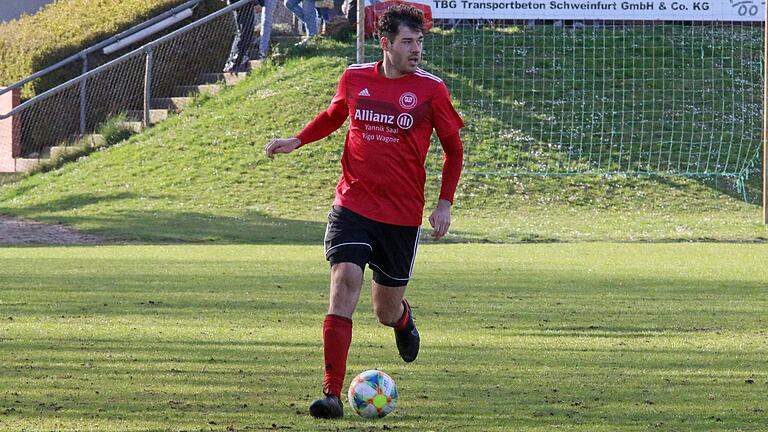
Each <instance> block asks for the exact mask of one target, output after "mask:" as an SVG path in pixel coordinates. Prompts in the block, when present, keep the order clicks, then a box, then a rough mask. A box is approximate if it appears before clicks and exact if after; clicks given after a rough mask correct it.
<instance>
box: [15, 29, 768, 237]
mask: <svg viewBox="0 0 768 432" xmlns="http://www.w3.org/2000/svg"><path fill="white" fill-rule="evenodd" d="M350 53H351V47H350V46H349V45H346V44H341V43H337V42H332V41H321V42H320V43H319V44H318V45H317V46H314V47H311V48H310V49H307V50H303V51H295V50H294V51H288V52H287V53H285V54H284V55H282V56H280V59H279V61H277V62H272V63H268V64H267V65H266V66H264V67H263V68H260V69H259V70H257V71H255V72H254V73H253V74H252V75H251V76H250V77H249V78H248V79H246V80H245V81H244V82H242V83H240V84H239V85H238V86H235V87H233V88H230V89H227V90H226V91H224V92H223V93H221V94H219V95H217V96H216V97H212V98H201V99H200V100H198V101H197V103H196V104H195V105H194V106H192V107H190V108H189V109H187V110H185V111H184V112H183V113H181V114H179V115H177V116H172V117H171V118H170V119H169V120H167V121H164V122H162V123H160V124H158V125H157V126H155V127H153V128H152V129H149V130H148V131H146V132H145V133H143V134H140V135H138V136H134V137H132V138H130V139H128V140H126V141H123V142H120V143H118V144H117V145H114V146H111V147H109V148H108V149H105V150H104V151H99V152H95V153H92V154H90V155H87V156H86V157H84V158H80V160H79V161H78V162H77V163H72V164H65V165H63V166H60V167H58V168H56V169H54V170H51V171H49V172H45V173H39V174H36V175H33V176H30V177H27V178H25V179H22V180H20V181H17V182H15V183H12V184H5V185H2V186H0V213H3V214H10V215H16V216H22V217H26V218H30V219H35V220H39V221H44V222H57V223H64V224H68V225H71V226H73V227H75V228H77V229H81V230H84V231H88V232H92V233H97V234H101V235H104V236H106V237H108V238H116V239H127V240H137V241H143V242H168V241H185V242H201V241H205V242H221V243H243V242H246V243H284V242H288V243H292V244H293V243H296V242H300V243H305V244H307V243H315V242H316V240H317V239H318V238H320V236H322V232H323V229H324V223H325V217H326V214H327V212H328V207H329V206H330V203H331V200H332V197H333V193H334V187H335V184H336V181H337V179H338V175H339V170H340V168H339V159H340V156H341V149H342V144H343V139H344V130H340V131H338V132H336V133H335V134H333V135H331V136H330V137H329V138H327V139H325V140H323V141H321V142H318V143H315V144H312V145H310V146H306V147H304V148H302V149H301V150H300V151H298V152H296V153H295V154H292V155H288V156H281V157H278V158H277V159H275V160H274V161H272V160H269V159H267V158H265V157H264V156H263V146H264V144H265V143H266V142H267V141H268V140H269V139H271V138H274V137H284V136H291V135H293V134H295V133H297V132H298V131H299V130H300V129H301V128H302V127H303V126H304V125H305V124H306V123H307V122H308V121H310V120H311V119H312V118H313V117H314V116H315V115H316V114H317V113H318V112H320V111H321V110H323V109H325V107H326V106H327V104H328V102H329V101H330V99H331V97H332V95H333V93H334V91H335V86H336V78H337V77H338V76H339V74H340V73H341V72H342V71H343V70H344V67H345V66H346V64H347V58H348V56H349V55H350ZM305 56H309V57H305ZM233 107H236V109H235V108H233ZM487 119H488V118H487V117H477V118H476V117H468V118H467V122H468V123H469V124H472V123H474V122H481V121H485V120H487ZM475 131H476V129H473V128H471V127H470V128H468V129H467V131H466V133H465V141H466V142H467V144H466V148H465V152H466V156H467V160H468V161H472V160H475V161H477V160H485V161H493V158H494V154H495V153H493V152H489V151H488V148H487V147H485V146H482V145H478V144H477V143H476V142H477V141H476V140H475V138H477V136H476V135H474V134H475ZM439 159H440V155H439V152H433V153H432V154H431V155H430V157H429V160H428V169H429V172H430V176H429V178H428V180H427V194H426V197H427V209H426V213H427V214H428V213H429V211H430V207H431V206H432V205H433V203H434V202H435V201H436V200H437V195H438V190H439V186H440V179H439V176H438V175H437V174H436V172H435V169H434V167H435V166H438V164H439V162H438V161H439ZM756 179H757V177H754V176H753V177H752V179H751V182H752V183H750V185H751V186H752V189H751V191H752V192H754V191H755V190H759V189H755V187H756V186H757V182H756V181H755V180H756ZM751 196H753V197H754V196H755V194H754V193H753V194H752V195H751ZM740 198H741V196H740V195H739V194H737V193H736V192H735V191H734V190H733V185H732V183H729V182H728V181H727V180H696V179H686V178H669V177H653V176H644V177H631V176H630V177H626V176H616V175H612V176H572V177H549V178H537V177H525V176H522V177H515V176H508V175H482V174H478V173H477V172H475V171H474V170H473V169H472V166H467V168H466V173H465V175H464V177H463V179H462V181H461V183H460V186H459V190H458V192H457V196H456V203H455V209H454V215H455V218H454V219H455V220H454V222H455V223H454V225H453V229H452V234H451V236H449V240H451V241H491V242H510V241H511V242H516V241H552V240H557V241H583V240H587V241H601V240H611V241H638V240H639V241H690V240H714V241H762V240H765V239H766V238H768V229H767V228H766V227H765V226H764V225H762V224H761V214H760V208H759V207H758V206H757V205H754V204H749V203H744V202H743V201H741V200H740ZM275 228H279V229H275Z"/></svg>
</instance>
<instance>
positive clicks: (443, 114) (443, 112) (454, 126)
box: [432, 83, 464, 138]
mask: <svg viewBox="0 0 768 432" xmlns="http://www.w3.org/2000/svg"><path fill="white" fill-rule="evenodd" d="M432 127H434V129H435V131H436V132H437V136H438V137H441V138H442V137H449V136H451V135H453V134H455V133H457V132H458V131H459V129H461V128H463V127H464V121H463V120H462V119H461V117H460V116H459V114H458V113H457V112H456V110H455V109H454V108H453V104H452V103H451V95H450V93H448V87H446V86H445V83H440V84H439V85H438V87H437V91H436V92H435V96H434V98H432Z"/></svg>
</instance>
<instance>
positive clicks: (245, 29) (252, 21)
mask: <svg viewBox="0 0 768 432" xmlns="http://www.w3.org/2000/svg"><path fill="white" fill-rule="evenodd" d="M226 1H227V5H228V6H229V5H230V4H232V3H235V2H236V1H237V0H226ZM258 3H259V1H256V2H254V3H252V4H247V5H245V6H243V7H241V8H240V9H237V10H235V11H233V12H232V13H233V14H234V15H235V21H237V29H236V30H235V38H234V39H233V40H232V48H231V49H230V50H229V58H228V59H227V62H226V63H225V64H224V72H247V71H248V69H249V64H248V62H249V61H250V60H251V58H250V55H249V54H248V52H249V51H250V50H251V47H252V46H253V31H254V26H255V25H256V14H255V12H254V10H253V9H254V6H255V4H258ZM262 21H263V19H262Z"/></svg>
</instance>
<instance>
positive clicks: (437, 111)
mask: <svg viewBox="0 0 768 432" xmlns="http://www.w3.org/2000/svg"><path fill="white" fill-rule="evenodd" d="M380 67H381V62H377V63H366V64H354V65H351V66H349V67H348V68H347V70H345V71H344V73H343V74H342V76H341V78H340V79H339V86H338V89H337V91H336V95H335V96H334V98H333V101H332V102H331V105H330V106H329V107H328V109H327V110H326V112H325V113H322V114H321V115H320V116H318V119H316V121H317V120H319V119H320V118H321V117H322V116H325V117H330V118H331V119H333V120H334V121H335V124H336V126H335V128H338V127H339V126H341V124H343V122H344V119H346V117H347V116H348V117H349V118H350V125H349V131H348V132H347V137H346V141H345V143H344V153H343V155H342V159H341V178H340V179H339V182H338V185H337V186H336V198H335V199H334V202H333V204H334V205H339V206H342V207H346V208H348V209H350V210H352V211H354V212H356V213H359V214H361V215H363V216H365V217H367V218H369V219H373V220H375V221H379V222H383V223H388V224H394V225H405V226H419V225H421V220H422V212H423V209H424V184H425V181H426V172H425V169H424V163H425V161H426V157H427V151H428V150H429V144H430V137H431V135H432V130H433V129H434V130H435V131H436V132H437V135H438V137H439V138H441V143H443V147H444V148H445V143H444V142H443V140H442V139H443V138H448V137H452V136H454V135H457V133H458V131H459V129H460V128H462V127H464V122H463V121H462V120H461V117H459V115H458V114H457V113H456V111H455V110H454V108H453V105H452V104H451V99H450V95H449V93H448V88H447V87H446V86H445V83H443V81H442V80H441V79H440V78H438V77H436V76H435V75H432V74H430V73H428V72H425V71H423V70H421V69H416V71H415V72H414V73H411V74H408V75H405V76H403V77H400V78H396V79H391V78H386V77H384V76H382V75H380V74H379V68H380ZM339 120H341V121H340V122H339ZM312 126H313V125H312V124H310V125H309V126H307V128H305V129H304V130H303V131H302V132H301V133H300V134H299V135H298V138H299V139H300V140H301V141H302V145H303V144H306V143H307V142H309V141H310V140H314V139H312V138H315V139H319V138H316V137H315V136H314V135H315V134H316V133H317V132H318V131H316V130H315V131H312V130H311V129H312ZM333 130H335V129H333ZM312 132H315V134H313V133H312ZM329 133H330V132H328V133H324V134H323V135H324V136H326V135H327V134H329ZM457 136H458V135H457ZM305 140H306V141H305ZM446 141H447V142H453V141H450V140H446ZM455 141H456V142H458V158H459V161H458V168H455V167H456V163H455V162H456V161H455V160H454V161H453V162H454V163H452V164H448V160H447V159H446V166H448V165H450V166H452V167H454V168H452V169H454V170H456V169H458V172H457V173H453V175H452V176H451V177H452V178H455V180H454V181H453V182H454V184H453V185H452V187H450V185H449V187H447V188H446V187H445V184H444V187H443V191H442V192H441V196H440V198H442V199H447V200H449V201H451V202H452V201H453V193H454V191H455V189H456V184H455V183H457V182H458V177H459V174H460V171H461V157H462V156H461V141H459V140H458V139H457V140H455ZM445 150H446V158H448V155H449V151H448V150H449V149H447V148H445ZM451 150H454V149H451ZM451 154H452V155H453V157H454V159H455V158H456V152H455V151H452V152H451ZM445 171H446V169H445V168H444V177H445V174H446V173H445Z"/></svg>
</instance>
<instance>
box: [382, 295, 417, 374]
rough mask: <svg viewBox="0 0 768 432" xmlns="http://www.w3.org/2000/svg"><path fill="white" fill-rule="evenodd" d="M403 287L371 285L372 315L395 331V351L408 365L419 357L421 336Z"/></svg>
mask: <svg viewBox="0 0 768 432" xmlns="http://www.w3.org/2000/svg"><path fill="white" fill-rule="evenodd" d="M404 294H405V286H399V287H393V286H387V285H381V284H379V283H376V282H375V281H374V282H372V283H371V302H372V303H373V313H374V314H375V315H376V318H377V319H378V320H379V322H380V323H382V324H384V325H385V326H389V327H392V328H393V329H394V330H395V343H396V344H397V351H398V352H399V353H400V357H402V359H403V360H405V361H406V362H408V363H410V362H412V361H414V360H416V356H418V355H419V346H420V344H421V336H420V335H419V331H418V330H417V329H416V324H415V323H414V321H413V312H412V311H411V307H410V306H409V305H408V301H407V300H406V299H405V298H404Z"/></svg>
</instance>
